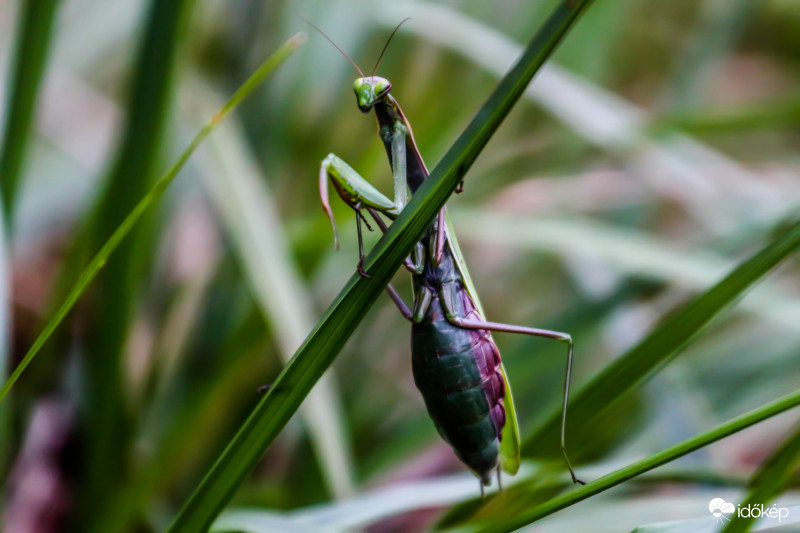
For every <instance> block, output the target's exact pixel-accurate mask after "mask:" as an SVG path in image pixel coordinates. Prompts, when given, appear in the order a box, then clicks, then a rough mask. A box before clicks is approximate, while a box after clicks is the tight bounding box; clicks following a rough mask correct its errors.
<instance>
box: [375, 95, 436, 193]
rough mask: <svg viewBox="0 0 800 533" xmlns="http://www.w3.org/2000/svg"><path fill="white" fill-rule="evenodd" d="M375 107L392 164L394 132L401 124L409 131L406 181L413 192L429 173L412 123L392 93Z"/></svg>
mask: <svg viewBox="0 0 800 533" xmlns="http://www.w3.org/2000/svg"><path fill="white" fill-rule="evenodd" d="M373 109H374V110H375V116H376V117H377V118H378V128H379V129H380V134H381V140H383V146H384V147H385V148H386V154H387V155H388V156H389V162H390V164H391V161H392V134H393V133H394V132H395V131H396V129H397V128H398V127H399V126H403V127H405V129H406V131H407V132H408V133H407V135H406V173H407V174H406V181H407V183H408V188H409V189H411V193H412V194H413V193H415V192H416V191H417V189H418V188H419V186H420V185H422V182H423V181H425V178H427V177H428V174H429V173H428V169H427V168H425V163H424V162H423V161H422V156H421V155H420V153H419V150H418V149H417V143H416V142H415V141H414V134H413V133H412V131H411V125H410V124H409V123H408V120H406V117H405V115H404V114H403V111H402V109H400V106H399V105H398V104H397V100H395V99H394V98H393V97H392V95H390V94H387V95H386V96H385V97H384V98H383V99H382V100H381V101H380V102H378V103H377V104H375V106H374V107H373Z"/></svg>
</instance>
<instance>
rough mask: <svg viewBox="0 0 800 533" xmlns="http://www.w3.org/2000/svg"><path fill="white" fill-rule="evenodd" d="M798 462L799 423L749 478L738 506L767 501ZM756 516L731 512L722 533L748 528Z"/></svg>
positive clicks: (780, 489) (777, 492)
mask: <svg viewBox="0 0 800 533" xmlns="http://www.w3.org/2000/svg"><path fill="white" fill-rule="evenodd" d="M798 464H800V426H798V428H797V429H796V430H795V431H794V432H793V433H792V434H791V435H790V436H789V437H788V438H787V439H786V440H785V441H784V442H783V444H781V445H780V446H779V447H778V449H777V450H775V452H773V453H772V455H770V456H769V457H768V458H767V460H766V461H764V463H763V464H762V465H761V468H759V469H758V471H757V472H756V473H755V474H754V475H753V477H752V479H751V480H750V487H751V490H750V494H748V495H747V499H746V500H745V501H743V502H742V503H741V504H740V505H739V507H746V506H756V505H763V506H764V507H765V508H767V507H768V506H769V503H770V502H771V501H772V500H773V499H775V498H776V497H777V496H779V495H780V494H781V492H783V490H784V489H785V488H786V487H787V485H789V483H790V482H791V481H792V479H793V478H794V475H795V472H796V471H797V466H798ZM756 518H757V517H755V516H752V514H751V516H750V517H747V518H744V517H740V516H739V515H738V513H734V515H733V516H732V517H731V521H730V522H728V524H727V526H726V527H725V529H723V530H722V532H723V533H739V532H742V531H750V528H751V527H752V524H753V522H755V520H756Z"/></svg>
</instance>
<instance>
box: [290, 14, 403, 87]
mask: <svg viewBox="0 0 800 533" xmlns="http://www.w3.org/2000/svg"><path fill="white" fill-rule="evenodd" d="M297 16H298V17H300V18H301V19H302V20H304V21H305V22H306V24H308V25H309V26H311V27H312V28H314V29H315V30H317V31H318V32H319V34H320V35H322V36H323V37H325V38H326V39H327V40H328V42H329V43H331V44H332V45H333V47H334V48H336V49H337V50H339V53H340V54H342V55H343V56H344V57H345V59H347V60H348V61H349V62H350V64H351V65H353V68H355V69H356V70H357V71H358V73H359V74H360V75H361V77H362V78H363V77H364V72H362V71H361V69H360V68H358V65H356V62H355V61H353V58H351V57H350V56H349V55H347V52H345V51H344V50H342V49H341V48H339V45H338V44H336V43H335V42H333V39H331V38H330V37H328V36H327V35H325V32H324V31H322V30H321V29H319V28H318V27H317V25H316V24H314V23H313V22H311V21H310V20H308V19H307V18H305V17H304V16H303V15H297ZM403 22H405V21H403ZM400 24H402V22H401V23H400ZM395 31H397V30H395ZM392 35H394V34H392ZM389 39H391V37H389ZM386 44H389V43H386ZM381 55H383V54H382V53H381ZM376 67H377V65H376Z"/></svg>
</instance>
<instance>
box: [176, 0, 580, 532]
mask: <svg viewBox="0 0 800 533" xmlns="http://www.w3.org/2000/svg"><path fill="white" fill-rule="evenodd" d="M590 3H591V1H590V0H584V1H581V0H572V1H564V2H561V3H560V5H559V6H558V7H557V8H556V10H555V11H554V13H553V15H551V17H550V18H549V19H548V21H547V22H546V23H545V25H544V27H543V28H542V29H541V30H540V31H539V32H537V34H536V36H535V37H534V38H533V40H532V41H531V42H530V44H529V45H528V47H527V48H526V50H525V52H524V54H523V55H522V57H521V58H520V60H519V61H518V63H517V64H516V65H515V66H514V68H513V69H512V70H511V71H510V72H509V73H508V74H507V75H506V76H505V77H504V78H503V80H502V81H501V82H500V84H499V85H498V87H497V89H496V90H495V91H494V93H493V94H492V96H491V97H490V98H489V100H488V102H487V103H486V104H485V105H484V106H483V107H482V108H481V110H480V111H479V112H478V114H477V115H476V117H475V118H474V119H473V120H472V122H471V123H470V124H469V126H467V128H466V130H465V131H464V133H462V134H461V136H460V137H459V138H458V140H457V141H456V142H455V144H454V145H453V146H452V147H451V149H450V150H449V151H448V152H447V153H446V154H445V156H444V158H443V159H442V162H441V163H439V165H437V166H436V168H435V169H434V171H433V173H432V174H431V176H430V178H429V179H428V180H427V181H426V182H425V183H424V184H423V186H422V187H420V189H419V190H418V191H417V193H416V194H415V195H414V197H413V198H412V200H411V202H409V204H408V206H407V207H406V208H405V209H404V210H403V212H402V213H401V215H400V216H399V217H398V219H397V220H396V221H395V222H394V223H393V224H392V226H391V227H390V228H389V231H388V232H387V233H386V235H384V236H383V237H382V238H381V240H380V241H379V242H378V243H377V244H376V245H375V247H374V248H373V250H372V252H371V253H370V254H369V256H368V257H367V259H366V260H365V262H364V267H365V268H366V270H367V272H369V274H370V276H371V279H365V278H363V277H361V276H359V275H357V274H354V275H353V277H351V278H350V281H348V283H347V285H346V286H345V287H344V289H342V291H341V292H340V294H339V296H338V297H337V298H336V300H335V301H334V302H333V304H331V306H330V307H329V308H328V310H327V311H326V313H325V315H324V316H323V318H322V320H321V321H320V322H319V324H318V325H317V327H316V328H315V329H314V331H313V332H312V333H311V334H310V335H309V336H308V338H307V339H306V341H305V342H304V343H303V345H302V346H301V347H300V349H299V350H298V351H297V353H296V354H295V356H294V357H293V358H292V360H291V361H290V362H289V364H288V365H287V366H286V368H285V369H284V370H283V372H281V374H280V375H279V376H278V378H277V380H276V381H275V382H274V383H273V386H272V388H271V389H270V391H269V392H268V393H267V394H266V396H265V397H264V398H263V399H262V400H261V401H260V402H259V404H258V405H257V406H256V408H255V410H254V411H253V413H252V414H251V415H250V417H249V418H248V419H247V420H246V421H245V423H244V424H243V425H242V427H241V429H240V430H239V432H238V433H237V434H236V436H235V437H234V438H233V440H232V441H231V442H230V444H229V445H228V447H227V448H226V449H225V451H224V452H223V453H222V455H221V456H220V457H219V459H218V460H217V462H216V463H215V464H214V466H213V467H212V468H211V470H210V471H209V472H208V474H207V475H206V477H205V479H204V480H203V481H202V483H201V484H200V486H199V487H198V488H197V490H196V491H195V493H194V494H193V495H192V496H191V498H190V499H189V500H188V501H187V502H186V504H185V505H184V506H183V508H182V509H181V511H180V513H179V514H178V516H177V517H176V519H175V522H174V523H173V524H172V526H171V527H170V529H169V531H171V532H173V533H177V532H195V531H204V530H206V529H207V528H208V527H209V526H210V525H211V523H212V522H213V520H214V518H215V517H216V516H217V515H218V514H219V512H220V511H221V510H222V508H223V507H224V506H225V504H226V503H227V502H228V501H229V500H230V498H231V497H232V496H233V494H234V492H235V491H236V489H237V488H238V487H239V485H240V484H241V483H242V481H243V480H244V478H245V476H246V475H247V474H248V473H249V472H250V470H251V469H252V468H253V466H254V465H255V464H256V463H257V462H258V460H259V458H260V457H261V456H262V455H263V453H264V451H265V450H266V449H267V447H268V446H269V444H270V443H271V442H272V440H273V439H274V438H275V437H276V436H277V435H278V433H279V432H280V431H281V429H282V428H283V426H284V425H286V423H287V422H288V421H289V419H290V418H291V417H292V415H293V414H294V412H295V411H296V410H297V409H298V407H299V406H300V404H301V403H302V401H303V399H304V398H305V397H306V395H307V394H308V392H309V391H310V390H311V387H313V385H314V383H316V381H317V380H318V379H319V378H320V376H321V375H322V373H323V372H324V371H325V370H326V369H327V368H328V366H329V365H330V364H331V362H332V361H333V359H334V358H335V357H336V354H337V353H338V352H339V350H340V349H341V347H342V346H343V345H344V343H345V341H346V340H347V338H348V337H349V336H350V333H351V332H352V331H353V330H354V329H355V327H356V326H357V325H358V324H359V322H360V321H361V319H362V318H363V316H364V314H365V313H366V311H367V310H368V308H369V306H370V305H371V304H372V302H374V300H375V299H376V298H377V297H378V295H379V294H380V293H381V292H382V291H383V288H384V286H385V285H386V284H387V283H388V282H389V280H390V278H391V277H392V275H393V274H394V272H395V271H396V270H397V268H399V266H400V264H401V263H402V261H403V259H404V258H405V256H406V255H407V254H408V252H409V251H410V250H411V248H412V246H413V245H414V243H415V242H416V241H417V240H419V238H420V237H421V236H422V234H423V232H424V231H425V230H426V229H427V227H428V226H429V224H430V223H431V221H432V220H433V218H434V216H435V215H436V213H437V212H438V211H439V210H440V209H441V207H442V206H443V205H444V203H445V202H446V201H447V198H448V197H449V196H450V194H451V193H452V191H453V190H454V189H455V187H456V186H457V184H458V182H459V181H461V179H463V177H464V175H465V174H466V172H467V171H468V170H469V168H470V166H471V165H472V163H473V162H474V161H475V159H476V158H477V156H478V154H479V153H480V151H481V150H482V149H483V148H484V146H485V145H486V143H487V142H488V141H489V138H490V137H491V135H492V134H493V133H494V132H495V131H496V130H497V128H498V127H499V125H500V124H501V123H502V121H503V120H504V119H505V117H506V115H507V114H508V112H509V111H510V109H511V107H512V106H513V105H514V103H516V101H517V100H518V99H519V97H520V96H521V95H522V92H523V91H524V90H525V88H526V87H527V85H528V83H529V82H530V80H531V79H532V78H533V76H534V74H535V73H536V72H537V71H538V69H539V68H540V67H541V65H542V64H543V63H544V61H545V59H546V58H547V57H548V56H549V55H550V53H552V51H553V50H554V49H555V47H556V45H557V44H558V42H559V41H560V40H561V38H562V37H563V36H564V35H565V34H566V32H567V31H568V30H569V28H570V27H571V26H572V25H573V23H574V22H575V21H576V20H577V18H578V16H579V15H580V14H581V13H582V12H583V11H584V10H585V9H586V7H588V6H589V4H590Z"/></svg>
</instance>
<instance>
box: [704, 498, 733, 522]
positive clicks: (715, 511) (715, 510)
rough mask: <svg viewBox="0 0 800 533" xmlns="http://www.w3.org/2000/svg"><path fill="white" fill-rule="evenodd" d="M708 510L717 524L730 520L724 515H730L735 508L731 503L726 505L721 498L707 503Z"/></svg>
mask: <svg viewBox="0 0 800 533" xmlns="http://www.w3.org/2000/svg"><path fill="white" fill-rule="evenodd" d="M708 510H709V511H710V512H711V515H712V516H713V517H714V520H716V521H718V522H724V521H726V520H730V518H728V517H726V516H724V515H726V514H732V513H733V512H734V511H735V510H736V507H735V506H734V505H733V504H732V503H728V502H726V501H725V500H723V499H722V498H714V499H713V500H711V501H710V502H708Z"/></svg>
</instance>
